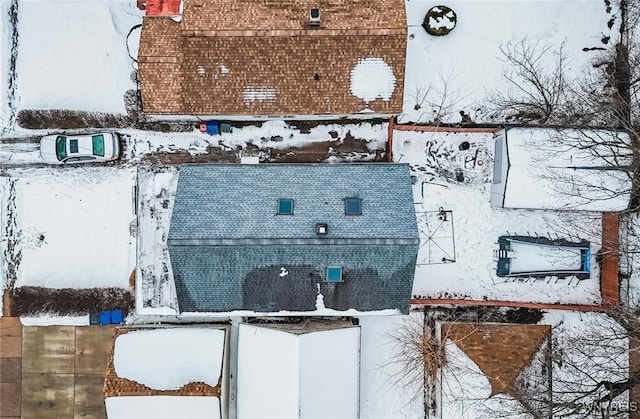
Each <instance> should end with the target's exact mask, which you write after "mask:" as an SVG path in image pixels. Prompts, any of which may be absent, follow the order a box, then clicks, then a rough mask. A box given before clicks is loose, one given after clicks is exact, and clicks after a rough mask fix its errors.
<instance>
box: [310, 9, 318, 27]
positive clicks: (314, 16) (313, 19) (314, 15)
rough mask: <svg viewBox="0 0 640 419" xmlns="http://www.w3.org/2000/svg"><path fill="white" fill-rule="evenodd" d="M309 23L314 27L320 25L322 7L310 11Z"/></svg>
mask: <svg viewBox="0 0 640 419" xmlns="http://www.w3.org/2000/svg"><path fill="white" fill-rule="evenodd" d="M309 25H311V26H314V27H318V26H320V9H315V8H314V9H311V11H310V12H309Z"/></svg>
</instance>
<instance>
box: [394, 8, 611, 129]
mask: <svg viewBox="0 0 640 419" xmlns="http://www.w3.org/2000/svg"><path fill="white" fill-rule="evenodd" d="M405 4H406V8H407V20H408V24H409V39H408V40H407V43H408V46H407V68H406V78H405V87H404V89H405V90H404V106H403V110H404V113H403V114H402V115H401V116H400V118H399V121H400V122H401V123H402V122H410V121H413V122H423V123H425V122H433V121H434V120H435V119H436V118H438V117H439V119H440V120H441V121H443V122H460V120H461V116H460V114H459V113H458V112H459V111H464V112H465V113H466V114H467V115H470V116H471V119H472V120H474V121H475V122H489V121H490V119H491V116H490V115H488V114H487V112H486V109H484V106H485V105H486V104H487V97H488V95H489V94H490V93H491V92H492V91H494V90H496V89H499V90H501V91H504V90H506V88H507V85H506V84H505V79H504V77H503V76H502V73H503V71H504V70H505V69H506V68H507V67H506V63H505V62H503V61H501V60H500V46H503V45H506V44H507V43H509V42H511V43H518V42H520V41H522V40H524V39H529V40H530V41H531V42H532V43H534V42H536V41H538V42H539V43H540V45H541V46H542V45H555V46H556V48H554V50H556V49H557V47H559V45H560V44H561V43H562V42H566V44H565V47H564V50H565V52H566V53H567V55H568V57H569V60H570V65H569V71H568V76H569V77H579V76H581V75H582V72H583V71H584V70H585V69H586V68H587V66H588V64H589V61H590V60H591V59H592V58H593V57H594V53H593V52H584V51H583V50H582V49H583V48H591V47H602V46H603V44H602V41H601V39H602V38H603V37H605V36H612V37H614V38H615V31H616V30H617V25H615V26H613V28H612V29H609V28H608V27H607V21H608V20H609V19H610V18H611V17H612V15H613V14H615V11H612V12H611V14H607V13H606V11H605V4H604V2H600V1H590V0H559V1H545V2H542V3H541V2H534V1H510V2H507V1H496V0H494V1H480V2H478V1H470V0H451V1H449V2H447V3H446V5H447V6H449V7H450V8H452V9H453V10H454V11H455V13H456V14H457V25H456V27H455V28H454V29H453V30H452V31H451V32H450V33H449V34H448V35H446V36H431V35H429V34H428V33H427V32H426V31H425V30H424V29H423V28H422V26H421V25H422V20H423V19H424V16H425V15H426V13H427V11H428V10H429V9H430V8H431V7H432V6H434V4H435V3H433V2H429V1H424V0H418V1H414V0H411V1H406V3H405ZM577 13H578V14H579V17H578V16H576V14H577ZM549 58H552V59H554V57H553V56H550V57H549ZM416 105H419V106H420V108H419V109H415V107H416ZM498 119H499V118H498Z"/></svg>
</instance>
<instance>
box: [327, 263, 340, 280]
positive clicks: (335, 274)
mask: <svg viewBox="0 0 640 419" xmlns="http://www.w3.org/2000/svg"><path fill="white" fill-rule="evenodd" d="M327 281H328V282H342V267H341V266H328V267H327Z"/></svg>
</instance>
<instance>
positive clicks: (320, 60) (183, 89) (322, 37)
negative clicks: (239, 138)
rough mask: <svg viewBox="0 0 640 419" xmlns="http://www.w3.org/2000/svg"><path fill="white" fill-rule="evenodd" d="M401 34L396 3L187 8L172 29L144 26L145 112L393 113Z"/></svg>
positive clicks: (398, 92) (399, 83)
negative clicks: (314, 24) (315, 15)
mask: <svg viewBox="0 0 640 419" xmlns="http://www.w3.org/2000/svg"><path fill="white" fill-rule="evenodd" d="M312 7H317V8H319V9H320V13H321V22H322V23H321V25H320V27H319V28H316V29H312V28H310V27H309V25H308V21H309V17H308V16H309V10H310V9H311V8H312ZM157 21H162V22H160V23H159V22H157ZM406 34H407V29H406V18H405V8H404V4H403V2H400V1H399V0H383V1H374V0H361V1H358V2H346V1H343V0H339V1H336V0H328V1H323V2H320V3H317V2H310V1H308V0H294V1H291V0H290V1H285V2H284V3H283V2H276V1H272V0H243V1H240V2H238V1H234V0H223V1H220V2H212V1H204V0H192V1H185V3H184V13H183V18H182V21H181V22H179V23H178V22H174V21H172V20H170V19H164V18H158V17H146V18H145V19H144V22H143V28H142V34H141V40H140V52H139V54H138V62H139V72H140V81H141V86H142V87H141V91H142V102H143V108H144V110H145V112H147V113H150V114H189V115H209V116H214V115H218V116H222V115H223V116H234V115H263V116H268V115H281V116H287V115H316V114H329V115H351V114H358V113H359V112H361V111H366V112H367V113H368V112H374V113H375V114H383V115H388V114H396V113H400V112H401V111H402V101H403V87H404V68H405V50H406ZM359 68H362V69H364V73H367V74H369V79H368V83H367V84H368V86H366V89H365V92H364V93H363V92H362V83H361V82H358V81H357V80H356V81H355V83H356V84H355V85H354V82H353V80H352V76H355V77H356V78H358V77H359V76H358V74H357V73H358V69H359ZM354 71H355V73H354ZM376 75H377V76H376ZM360 78H362V77H360ZM372 89H373V90H372ZM371 95H373V96H371ZM369 96H371V97H369ZM363 98H365V99H363ZM366 105H368V108H367V109H365V108H366Z"/></svg>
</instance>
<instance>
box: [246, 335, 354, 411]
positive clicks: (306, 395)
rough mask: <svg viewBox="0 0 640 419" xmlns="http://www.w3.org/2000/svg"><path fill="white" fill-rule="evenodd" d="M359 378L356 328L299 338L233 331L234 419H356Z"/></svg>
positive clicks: (296, 336) (300, 336) (297, 336)
mask: <svg viewBox="0 0 640 419" xmlns="http://www.w3.org/2000/svg"><path fill="white" fill-rule="evenodd" d="M256 348H259V350H256ZM359 376H360V328H359V327H349V328H341V329H334V330H325V331H318V332H311V333H304V334H294V333H287V332H285V331H281V330H274V329H270V328H264V327H260V326H257V325H249V324H241V325H240V327H239V336H238V387H237V388H238V390H237V393H238V395H237V408H238V419H250V418H265V417H278V418H287V419H289V418H291V419H293V418H296V419H297V418H300V419H305V418H334V419H347V418H357V417H358V407H359V396H360V394H359V393H360V392H359Z"/></svg>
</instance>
